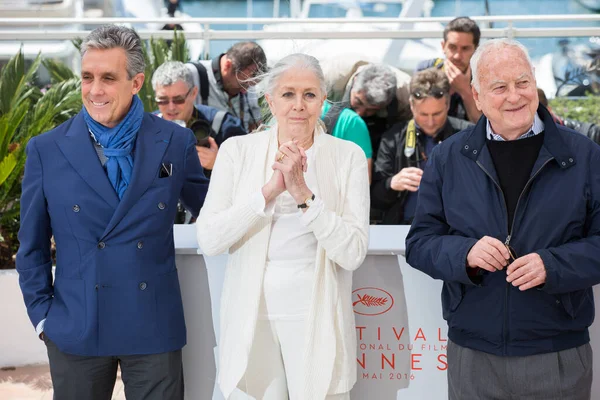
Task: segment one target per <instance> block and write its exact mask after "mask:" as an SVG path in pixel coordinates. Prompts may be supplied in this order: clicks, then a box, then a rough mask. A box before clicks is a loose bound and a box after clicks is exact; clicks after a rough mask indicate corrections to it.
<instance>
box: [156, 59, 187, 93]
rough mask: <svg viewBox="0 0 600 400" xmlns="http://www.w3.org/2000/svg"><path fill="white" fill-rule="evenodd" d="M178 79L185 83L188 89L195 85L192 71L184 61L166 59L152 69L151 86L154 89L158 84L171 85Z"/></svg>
mask: <svg viewBox="0 0 600 400" xmlns="http://www.w3.org/2000/svg"><path fill="white" fill-rule="evenodd" d="M178 81H182V82H183V83H185V84H186V85H187V87H188V89H191V88H193V87H194V86H195V85H194V78H193V76H192V71H190V70H189V69H188V68H187V67H186V66H185V64H184V63H182V62H181V61H167V62H165V63H163V64H161V65H160V66H159V67H158V68H157V69H156V71H154V74H153V75H152V88H153V89H154V90H156V89H157V88H158V86H171V85H173V84H175V83H177V82H178Z"/></svg>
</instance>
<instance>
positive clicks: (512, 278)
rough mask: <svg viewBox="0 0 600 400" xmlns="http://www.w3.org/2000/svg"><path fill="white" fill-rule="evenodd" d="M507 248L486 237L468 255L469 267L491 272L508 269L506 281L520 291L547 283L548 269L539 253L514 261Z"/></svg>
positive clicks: (494, 239)
mask: <svg viewBox="0 0 600 400" xmlns="http://www.w3.org/2000/svg"><path fill="white" fill-rule="evenodd" d="M513 256H514V255H513V254H511V253H510V251H509V249H508V247H507V246H505V245H504V243H502V242H501V241H499V240H498V239H496V238H493V237H490V236H484V237H482V238H481V239H479V241H478V242H477V243H475V245H474V246H473V247H472V248H471V250H470V251H469V254H467V267H469V268H481V269H484V270H486V271H489V272H495V271H499V270H502V269H504V268H506V267H508V268H507V269H506V275H507V276H506V281H507V282H509V283H510V284H512V285H513V286H515V287H518V288H519V290H527V289H531V288H534V287H537V286H539V285H543V284H544V283H545V282H546V267H545V265H544V261H543V260H542V258H541V257H540V255H539V254H537V253H529V254H526V255H524V256H522V257H518V258H516V259H513Z"/></svg>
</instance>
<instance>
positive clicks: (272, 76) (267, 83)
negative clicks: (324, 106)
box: [257, 53, 327, 96]
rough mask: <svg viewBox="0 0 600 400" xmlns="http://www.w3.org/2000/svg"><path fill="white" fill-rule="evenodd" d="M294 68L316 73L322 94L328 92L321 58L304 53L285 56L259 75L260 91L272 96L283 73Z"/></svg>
mask: <svg viewBox="0 0 600 400" xmlns="http://www.w3.org/2000/svg"><path fill="white" fill-rule="evenodd" d="M293 68H300V69H306V70H309V71H311V72H312V73H314V74H315V76H316V77H317V79H318V80H319V87H320V89H321V92H322V94H327V84H326V83H325V76H324V75H323V70H322V69H321V64H319V60H317V59H316V58H315V57H313V56H309V55H308V54H303V53H294V54H290V55H288V56H285V57H283V58H282V59H281V60H279V61H278V62H277V63H276V64H275V65H274V66H273V68H271V69H270V70H269V72H267V73H264V74H262V75H261V76H260V77H258V78H257V79H259V80H260V81H261V83H260V92H261V93H262V94H268V95H270V96H271V95H273V92H274V91H275V88H276V87H277V85H278V83H279V79H280V78H281V75H283V74H285V73H286V72H287V71H289V70H291V69H293Z"/></svg>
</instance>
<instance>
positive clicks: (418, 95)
mask: <svg viewBox="0 0 600 400" xmlns="http://www.w3.org/2000/svg"><path fill="white" fill-rule="evenodd" d="M445 94H446V93H445V92H444V91H443V90H442V89H440V88H438V87H435V86H434V87H432V88H431V89H429V91H425V90H421V89H417V90H414V91H413V92H412V93H411V95H412V96H413V97H414V98H415V99H417V100H421V99H424V98H426V97H430V96H431V97H435V98H436V99H441V98H442V97H444V95H445Z"/></svg>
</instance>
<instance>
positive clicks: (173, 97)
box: [152, 61, 246, 177]
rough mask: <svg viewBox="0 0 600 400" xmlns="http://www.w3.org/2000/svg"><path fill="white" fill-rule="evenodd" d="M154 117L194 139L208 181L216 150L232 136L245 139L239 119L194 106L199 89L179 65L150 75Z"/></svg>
mask: <svg viewBox="0 0 600 400" xmlns="http://www.w3.org/2000/svg"><path fill="white" fill-rule="evenodd" d="M152 88H153V89H154V93H155V95H156V99H155V101H156V104H157V105H158V110H159V112H158V113H157V115H158V116H159V117H161V118H164V119H166V120H169V121H174V122H176V123H178V124H179V125H182V126H185V127H187V128H190V129H191V130H192V132H194V135H195V136H196V139H197V140H198V142H197V144H196V150H197V151H198V156H199V157H200V163H201V164H202V167H203V168H204V173H205V174H206V176H207V177H210V173H211V171H212V169H213V166H214V163H215V159H216V157H217V153H218V151H219V146H221V144H222V143H223V142H224V141H225V140H227V139H228V138H230V137H232V136H240V135H245V134H246V131H245V130H244V128H243V127H242V124H241V121H240V120H239V118H236V117H234V116H233V115H231V114H230V113H229V112H227V111H220V110H218V109H216V108H214V107H209V106H204V105H201V104H200V105H194V99H195V98H196V95H197V94H198V87H197V86H195V85H194V79H193V76H192V72H191V71H190V70H189V69H188V68H186V66H185V64H184V63H182V62H179V61H168V62H166V63H164V64H162V65H161V66H159V67H158V68H157V69H156V71H154V74H153V75H152Z"/></svg>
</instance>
